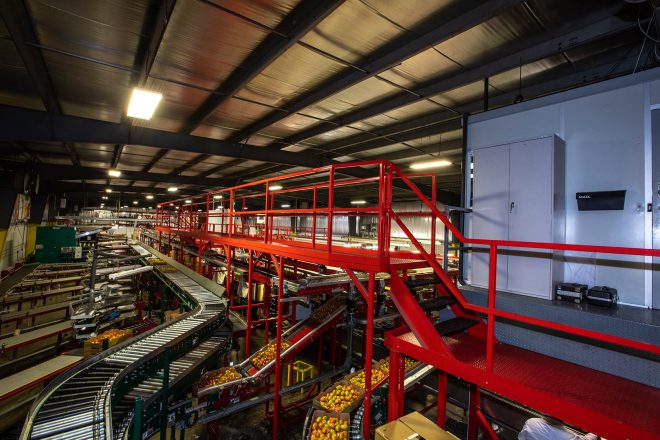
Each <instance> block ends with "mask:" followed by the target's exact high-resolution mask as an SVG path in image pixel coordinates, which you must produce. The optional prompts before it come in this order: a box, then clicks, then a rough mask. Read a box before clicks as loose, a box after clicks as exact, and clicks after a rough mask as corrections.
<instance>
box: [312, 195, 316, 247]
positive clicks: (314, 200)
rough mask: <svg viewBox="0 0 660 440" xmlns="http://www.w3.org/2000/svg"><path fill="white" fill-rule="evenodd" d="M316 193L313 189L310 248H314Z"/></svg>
mask: <svg viewBox="0 0 660 440" xmlns="http://www.w3.org/2000/svg"><path fill="white" fill-rule="evenodd" d="M316 192H317V188H316V187H314V196H313V199H312V247H313V248H315V247H316Z"/></svg>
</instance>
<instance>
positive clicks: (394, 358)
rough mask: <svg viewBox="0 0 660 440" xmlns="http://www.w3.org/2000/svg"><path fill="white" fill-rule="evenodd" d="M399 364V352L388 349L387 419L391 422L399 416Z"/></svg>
mask: <svg viewBox="0 0 660 440" xmlns="http://www.w3.org/2000/svg"><path fill="white" fill-rule="evenodd" d="M400 364H401V353H399V352H398V351H394V350H390V377H389V379H388V380H389V387H388V390H387V391H388V398H387V421H388V422H391V421H392V420H396V419H398V418H399V412H400V411H399V404H400V403H401V402H399V368H400Z"/></svg>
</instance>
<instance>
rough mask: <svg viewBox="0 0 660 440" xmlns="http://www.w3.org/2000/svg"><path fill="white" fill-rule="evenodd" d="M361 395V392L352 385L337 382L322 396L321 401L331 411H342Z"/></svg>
mask: <svg viewBox="0 0 660 440" xmlns="http://www.w3.org/2000/svg"><path fill="white" fill-rule="evenodd" d="M359 397H360V392H359V391H358V390H356V389H355V388H353V387H352V386H350V385H342V384H337V385H335V387H334V388H333V389H332V390H330V391H328V392H327V393H325V394H324V395H322V396H321V398H320V399H319V403H320V404H321V406H322V407H323V408H325V409H329V410H330V411H336V412H342V411H343V410H344V409H346V408H348V407H349V406H351V404H352V403H353V402H354V401H355V400H356V399H357V398H359Z"/></svg>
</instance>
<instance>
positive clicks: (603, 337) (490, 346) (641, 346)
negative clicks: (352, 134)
mask: <svg viewBox="0 0 660 440" xmlns="http://www.w3.org/2000/svg"><path fill="white" fill-rule="evenodd" d="M390 168H391V170H392V173H393V176H392V178H393V179H401V181H403V182H404V183H405V184H406V186H407V187H408V188H409V189H410V190H411V191H413V192H414V193H415V194H416V195H417V196H418V197H419V199H420V201H422V203H424V205H426V207H427V208H428V210H429V212H430V215H431V218H432V219H438V220H440V221H441V222H442V223H443V225H444V227H445V228H446V229H447V231H449V232H451V233H452V234H453V235H454V237H456V238H457V239H458V241H459V242H460V243H462V244H463V245H470V246H479V247H484V246H485V247H487V248H488V254H489V267H488V274H489V276H488V303H487V307H483V306H477V305H474V304H470V303H467V301H466V300H465V298H464V297H463V295H462V294H461V292H460V291H459V289H458V287H457V286H456V285H455V284H454V283H453V281H452V280H451V279H450V278H449V276H448V275H447V274H446V272H445V271H444V270H443V269H442V268H441V267H440V265H438V263H437V261H436V259H435V258H434V257H433V256H432V255H431V254H430V253H428V252H426V251H425V250H424V248H423V247H422V246H421V244H420V243H419V241H418V240H416V238H415V237H414V235H413V234H412V233H411V232H410V231H409V230H408V229H407V228H406V227H405V224H404V222H403V220H402V219H401V217H400V216H398V215H397V213H396V212H393V211H391V212H390V215H391V216H392V218H393V219H394V220H395V222H396V223H397V224H398V225H399V226H400V227H401V228H402V229H403V230H404V231H405V232H406V235H408V237H409V239H410V240H411V241H412V242H413V243H414V244H415V246H416V247H417V249H418V250H419V252H420V254H421V255H422V256H423V257H424V259H425V260H426V261H427V262H428V263H429V265H430V266H431V267H433V269H434V271H435V273H436V274H437V275H438V276H439V277H440V278H441V279H442V280H443V282H444V284H445V285H446V286H447V287H448V288H449V289H450V290H451V291H452V293H453V294H454V296H455V297H456V298H457V299H458V300H459V301H460V302H461V305H462V306H463V307H464V308H465V309H467V310H471V311H473V312H475V313H479V314H482V315H485V316H486V317H487V339H486V370H487V371H488V372H492V371H493V358H494V347H495V336H494V332H495V319H496V318H502V319H507V320H511V321H515V322H518V323H521V324H526V325H532V326H534V327H537V328H543V329H546V330H552V331H556V332H560V333H564V334H567V335H573V336H579V337H582V338H587V339H591V340H594V341H599V342H604V343H606V344H609V345H613V346H619V347H626V348H629V349H632V350H635V351H638V352H643V353H650V354H653V355H658V354H660V346H658V345H654V344H650V343H646V342H641V341H636V340H631V339H627V338H622V337H618V336H614V335H610V334H607V333H600V332H596V331H592V330H587V329H584V328H579V327H574V326H570V325H565V324H559V323H556V322H552V321H547V320H543V319H539V318H533V317H530V316H526V315H521V314H518V313H512V312H507V311H504V310H499V309H497V307H496V295H497V290H496V276H497V255H498V251H499V250H500V249H502V248H516V249H528V250H529V249H537V250H538V249H540V250H548V251H577V252H589V253H594V252H596V253H606V254H618V255H637V256H652V257H659V256H660V250H654V249H641V248H627V247H615V246H593V245H578V244H562V243H543V242H523V241H508V240H486V239H480V238H468V237H465V236H464V235H463V234H462V233H461V232H460V231H459V230H458V229H457V228H456V227H455V226H454V225H453V224H452V223H451V222H450V221H449V219H448V218H447V217H446V216H445V215H444V214H443V213H442V212H441V211H440V210H439V209H438V208H437V207H436V206H435V205H434V204H433V203H431V202H430V201H429V200H428V199H427V198H426V197H425V196H424V194H423V193H422V191H421V190H420V189H419V188H418V187H417V186H416V185H415V184H414V183H413V182H412V181H411V180H410V179H409V177H408V176H406V175H405V174H404V173H402V172H401V171H400V170H399V169H398V168H397V167H396V166H394V165H391V167H390ZM432 223H434V221H433V220H432Z"/></svg>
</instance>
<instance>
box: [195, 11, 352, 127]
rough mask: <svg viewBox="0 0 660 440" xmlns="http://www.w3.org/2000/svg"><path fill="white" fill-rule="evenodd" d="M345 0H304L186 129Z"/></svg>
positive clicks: (233, 92) (208, 100)
mask: <svg viewBox="0 0 660 440" xmlns="http://www.w3.org/2000/svg"><path fill="white" fill-rule="evenodd" d="M343 3H344V0H326V1H321V2H320V1H318V0H302V1H301V2H300V3H298V5H296V7H295V8H294V9H293V10H292V11H291V12H290V13H289V14H288V15H287V16H286V17H284V19H283V20H282V21H281V23H279V24H278V25H277V27H276V28H275V29H274V31H273V32H271V33H270V34H269V35H268V36H267V37H266V38H264V39H263V40H262V41H261V43H259V45H258V46H257V47H256V48H255V49H254V50H253V51H252V52H251V53H250V55H248V56H247V57H246V58H245V60H243V62H242V63H241V64H240V65H239V66H238V67H237V68H236V69H234V70H233V71H232V73H231V74H230V75H229V76H228V77H227V79H225V80H224V81H223V82H222V83H221V84H220V85H219V86H218V88H217V89H216V90H215V92H214V93H212V94H211V95H209V97H208V98H206V100H205V101H204V102H203V103H202V104H201V105H200V106H199V107H198V108H197V110H195V112H194V113H193V114H192V115H191V116H190V117H189V118H188V119H187V120H186V122H185V125H184V128H183V129H184V131H186V132H188V133H190V132H192V131H193V130H194V129H195V128H196V127H197V126H199V124H201V123H202V122H204V120H205V119H206V118H208V117H209V116H210V115H211V114H212V113H213V112H214V111H215V109H216V108H218V106H220V105H221V104H222V103H223V102H225V101H226V100H227V99H229V98H231V97H232V96H233V95H234V94H236V93H237V92H238V91H239V90H241V89H242V88H243V87H245V85H247V84H248V83H249V82H250V81H252V80H253V79H254V78H255V77H256V76H257V75H259V74H260V73H261V72H262V71H263V70H264V69H265V68H266V67H268V66H269V65H270V64H271V63H272V62H273V61H274V60H275V59H277V58H278V57H279V56H280V55H282V54H283V53H284V52H285V51H286V50H287V49H289V48H290V47H291V46H293V45H294V44H296V43H297V42H298V41H299V40H300V39H301V38H302V37H303V36H305V34H307V33H308V32H309V31H310V30H311V29H313V28H314V27H316V25H318V24H319V23H320V22H321V21H323V20H324V19H325V18H326V17H327V16H328V15H330V14H331V13H332V12H333V11H334V10H335V9H337V8H338V7H339V6H341V5H342V4H343Z"/></svg>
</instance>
